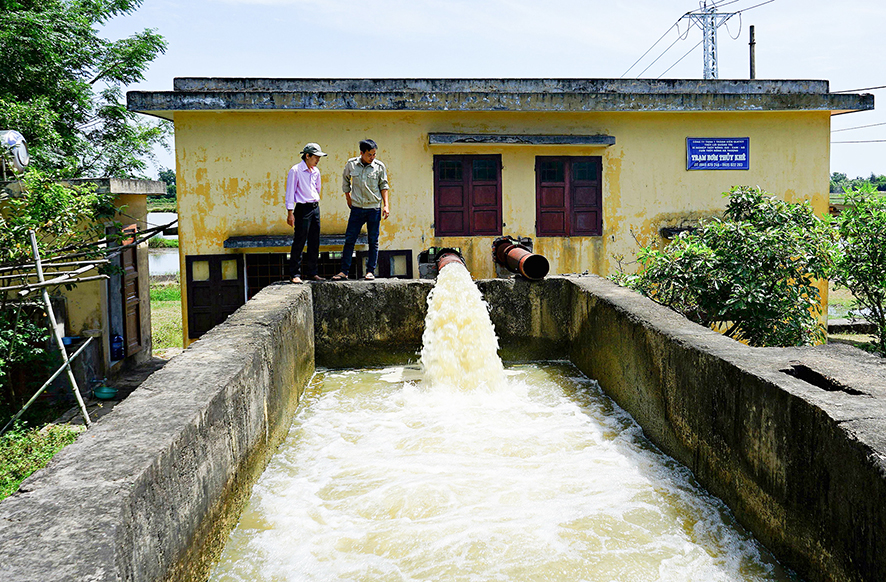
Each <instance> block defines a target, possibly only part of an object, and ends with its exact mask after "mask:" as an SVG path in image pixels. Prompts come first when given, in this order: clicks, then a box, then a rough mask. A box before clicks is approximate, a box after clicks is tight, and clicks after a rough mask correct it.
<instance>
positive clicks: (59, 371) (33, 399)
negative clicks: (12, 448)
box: [0, 338, 94, 435]
mask: <svg viewBox="0 0 886 582" xmlns="http://www.w3.org/2000/svg"><path fill="white" fill-rule="evenodd" d="M93 339H94V338H88V339H87V340H86V341H85V342H83V345H82V346H80V347H79V348H77V351H76V352H74V353H73V354H72V355H71V357H70V360H73V359H74V358H76V357H77V356H79V355H80V353H81V352H82V351H83V350H85V349H86V346H88V345H89V343H90V342H91V341H92V340H93ZM64 370H65V364H62V365H61V366H59V368H58V370H56V371H55V374H53V375H52V376H51V377H50V378H49V380H47V381H46V382H44V383H43V386H40V389H39V390H37V393H36V394H34V395H33V396H31V399H30V400H28V402H27V403H26V404H25V405H24V406H22V409H21V410H19V411H18V413H17V414H16V415H15V416H13V417H12V419H11V420H10V421H9V422H7V423H6V426H4V427H3V429H2V430H0V435H2V434H3V433H5V432H6V429H8V428H9V427H10V425H12V423H14V422H15V421H16V420H18V419H19V418H20V417H21V415H22V414H24V413H25V411H26V410H27V409H28V408H29V407H30V406H31V405H32V404H33V403H34V401H35V400H37V397H38V396H40V395H41V394H43V391H44V390H46V389H47V388H48V387H49V385H50V384H52V381H53V380H55V379H56V378H58V377H59V374H61V373H62V372H63V371H64Z"/></svg>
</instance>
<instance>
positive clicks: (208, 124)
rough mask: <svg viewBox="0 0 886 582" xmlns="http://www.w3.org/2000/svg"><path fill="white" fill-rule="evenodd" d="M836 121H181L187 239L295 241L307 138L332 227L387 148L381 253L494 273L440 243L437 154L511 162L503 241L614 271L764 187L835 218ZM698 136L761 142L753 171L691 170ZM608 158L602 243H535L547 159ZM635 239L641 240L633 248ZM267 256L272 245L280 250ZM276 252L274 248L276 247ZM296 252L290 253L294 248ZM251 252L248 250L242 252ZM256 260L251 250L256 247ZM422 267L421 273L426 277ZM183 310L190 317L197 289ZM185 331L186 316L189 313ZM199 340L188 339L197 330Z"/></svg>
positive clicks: (326, 226)
mask: <svg viewBox="0 0 886 582" xmlns="http://www.w3.org/2000/svg"><path fill="white" fill-rule="evenodd" d="M829 130H830V114H829V113H828V112H820V111H813V112H734V113H730V112H710V113H707V112H703V113H699V112H687V113H672V112H666V113H663V112H649V113H645V112H624V113H621V112H618V113H608V112H607V113H576V112H563V113H536V112H504V111H502V112H415V111H273V112H261V111H236V112H187V111H177V112H176V114H175V133H176V158H177V186H178V198H179V243H180V253H181V257H182V258H181V267H182V272H184V256H185V255H191V254H220V253H225V252H232V251H226V250H225V249H224V247H223V244H224V240H225V239H226V238H228V237H229V236H237V235H256V234H284V233H288V232H291V231H290V229H289V227H288V226H287V225H286V221H285V218H286V211H285V209H284V206H283V196H284V188H285V177H286V172H287V171H288V169H289V168H290V167H291V166H292V165H293V164H294V163H296V162H298V161H299V155H298V152H299V151H300V150H301V148H302V147H303V145H304V144H305V143H306V142H309V141H314V142H318V143H319V144H320V145H321V147H322V148H323V150H324V151H325V152H327V153H328V154H329V156H328V157H326V158H323V159H322V161H321V163H320V171H321V173H322V176H323V193H322V203H321V212H322V232H323V233H324V234H341V233H344V231H345V225H346V222H347V216H348V209H347V205H346V204H345V198H344V196H343V194H342V193H341V187H340V182H341V177H340V176H341V170H342V168H343V166H344V164H345V162H346V161H347V159H348V158H350V157H353V156H356V155H358V153H359V149H358V145H357V144H358V142H359V140H360V139H363V138H365V137H370V138H372V139H374V140H375V141H376V142H377V143H378V144H379V151H378V159H380V160H382V161H383V162H385V164H386V165H387V167H388V175H389V179H390V184H391V192H390V201H391V202H390V204H391V217H390V219H389V220H388V221H386V222H385V223H383V225H382V231H381V239H380V246H381V248H382V249H388V250H399V249H413V251H414V253H413V260H414V261H415V260H417V254H418V251H421V250H423V249H427V248H429V247H442V246H447V247H458V248H460V249H461V250H462V252H463V254H464V256H465V259H466V262H467V265H468V268H469V270H470V271H471V274H472V275H473V276H474V277H475V278H486V277H493V276H495V270H494V265H493V263H492V260H491V242H492V240H493V238H494V237H444V238H439V237H435V236H434V228H433V226H432V225H433V222H434V206H433V199H434V198H433V184H434V179H433V178H434V176H433V170H432V167H433V166H432V164H433V158H434V155H442V154H501V156H502V164H503V167H504V169H503V171H502V213H503V214H502V220H503V223H504V224H505V226H504V228H503V229H502V234H504V235H513V236H529V237H532V238H533V239H534V241H535V251H536V252H538V253H541V254H543V255H545V256H546V257H547V258H548V260H549V261H550V263H551V273H552V274H556V273H576V272H577V273H581V272H583V271H585V270H587V271H590V272H592V273H596V274H600V275H603V276H605V275H609V274H610V273H612V272H613V270H614V269H615V268H616V266H617V265H616V262H615V260H614V259H613V256H614V255H624V256H625V257H626V258H627V259H628V260H630V259H631V257H632V255H633V253H634V252H635V251H636V249H637V240H638V241H640V242H642V243H648V242H660V241H661V239H660V237H659V236H658V234H657V233H658V230H659V228H661V227H663V226H680V225H681V224H685V223H687V221H688V223H692V222H693V221H696V220H698V218H700V217H702V216H708V215H711V214H714V213H717V212H720V211H722V209H723V208H724V206H725V199H724V198H723V196H722V193H723V192H724V191H726V190H728V189H729V188H730V187H731V186H733V185H737V184H748V185H758V186H760V187H762V188H763V189H765V190H767V191H770V192H772V193H774V194H777V195H779V196H783V197H784V198H786V199H788V200H800V199H811V200H812V202H813V206H814V207H815V209H816V210H817V211H818V212H820V213H822V214H823V213H825V212H826V211H827V201H828V198H827V197H828V194H827V192H828V177H829V154H830V152H829V135H830V134H829ZM433 132H453V133H499V134H521V133H526V134H608V135H611V136H614V137H615V139H616V143H615V145H613V146H609V147H606V146H525V145H501V144H497V145H447V146H436V145H435V146H431V145H428V133H433ZM687 137H749V138H750V156H751V161H750V167H751V169H750V170H748V171H735V170H733V171H687V170H686V169H685V168H686V143H685V140H686V138H687ZM538 155H569V156H579V155H581V156H589V155H590V156H602V160H603V236H600V237H571V238H536V237H535V183H536V182H535V171H534V167H535V157H536V156H538ZM635 239H637V240H635ZM268 250H269V249H266V248H265V249H261V252H268ZM271 250H274V249H271ZM286 250H288V249H278V251H279V252H285V251H286ZM237 252H240V251H237ZM247 252H248V251H247ZM414 272H417V270H415V271H414ZM183 291H184V292H183V297H182V301H183V308H184V310H185V313H186V310H187V297H186V291H185V290H183ZM184 319H185V326H187V316H186V315H185V316H184ZM185 336H186V337H187V330H185Z"/></svg>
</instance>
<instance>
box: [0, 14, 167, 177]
mask: <svg viewBox="0 0 886 582" xmlns="http://www.w3.org/2000/svg"><path fill="white" fill-rule="evenodd" d="M142 1H143V0H0V61H2V63H3V65H2V67H0V128H3V129H16V130H18V131H19V132H20V133H22V134H23V135H24V136H25V139H26V140H27V141H28V146H29V150H30V152H31V155H32V159H33V163H34V164H35V165H36V166H39V167H42V168H44V169H48V168H54V169H59V170H64V171H65V173H66V175H68V176H71V177H80V176H93V177H94V176H110V177H136V176H140V175H141V174H143V173H144V170H145V168H146V163H145V159H146V158H150V157H151V150H152V148H153V147H154V145H156V144H158V143H165V136H166V134H167V131H168V130H167V128H166V125H160V124H157V123H148V122H143V121H140V120H139V119H138V117H137V114H135V113H133V112H130V111H127V109H126V105H125V103H124V99H123V90H122V87H123V86H125V85H126V84H129V83H133V82H137V81H140V80H142V79H143V78H144V71H145V70H146V69H147V67H148V65H149V64H150V62H151V61H152V60H154V59H155V58H156V57H157V56H158V55H159V54H161V53H162V52H164V51H165V48H166V44H165V41H164V40H163V37H162V36H160V35H159V34H158V33H157V32H156V31H155V30H152V29H145V30H143V31H141V32H139V33H137V34H134V35H132V36H130V37H128V38H123V39H119V40H113V41H112V40H108V39H105V38H102V37H100V36H99V34H98V27H100V26H101V25H103V24H104V23H106V22H107V21H108V20H110V19H112V18H114V17H116V16H121V15H126V14H129V13H131V12H133V11H135V10H136V9H137V8H138V7H139V6H140V5H141V3H142Z"/></svg>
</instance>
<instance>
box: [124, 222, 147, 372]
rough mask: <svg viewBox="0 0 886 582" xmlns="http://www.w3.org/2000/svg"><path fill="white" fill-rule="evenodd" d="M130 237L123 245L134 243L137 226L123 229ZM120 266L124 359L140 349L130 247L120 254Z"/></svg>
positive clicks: (135, 275)
mask: <svg viewBox="0 0 886 582" xmlns="http://www.w3.org/2000/svg"><path fill="white" fill-rule="evenodd" d="M123 232H124V233H126V234H128V235H130V236H129V237H128V238H126V239H125V240H124V241H123V244H124V245H128V244H132V243H134V242H135V239H136V234H137V233H138V225H135V224H131V225H129V226H127V227H125V228H124V229H123ZM120 266H121V267H122V268H123V280H122V285H121V287H122V290H123V345H124V347H125V349H126V352H125V353H126V357H129V356H131V355H133V354H135V353H137V352H139V351H140V350H141V349H142V323H141V322H142V320H141V298H140V297H139V292H138V251H137V247H135V246H132V247H129V248H127V249H126V250H124V251H123V252H122V253H121V254H120Z"/></svg>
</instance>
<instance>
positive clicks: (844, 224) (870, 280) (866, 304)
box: [834, 184, 886, 356]
mask: <svg viewBox="0 0 886 582" xmlns="http://www.w3.org/2000/svg"><path fill="white" fill-rule="evenodd" d="M875 192H876V191H875V190H874V187H873V186H872V185H870V184H868V185H866V186H864V187H862V188H859V189H857V190H852V191H847V192H846V207H845V208H844V209H843V211H842V212H841V213H840V215H839V216H838V217H837V226H838V229H839V232H840V239H841V240H840V253H839V254H838V255H837V261H836V270H835V273H834V281H835V282H836V283H837V284H838V285H841V286H843V287H846V288H847V289H849V290H850V291H852V294H853V295H854V296H855V299H856V302H857V303H858V306H859V307H861V308H862V309H864V310H866V311H867V314H866V315H865V318H866V319H868V320H869V321H871V322H873V323H875V324H876V325H877V330H878V331H877V340H876V342H875V347H876V349H877V351H878V352H879V353H880V354H881V355H883V356H886V198H883V197H882V196H877V195H876V194H875Z"/></svg>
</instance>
